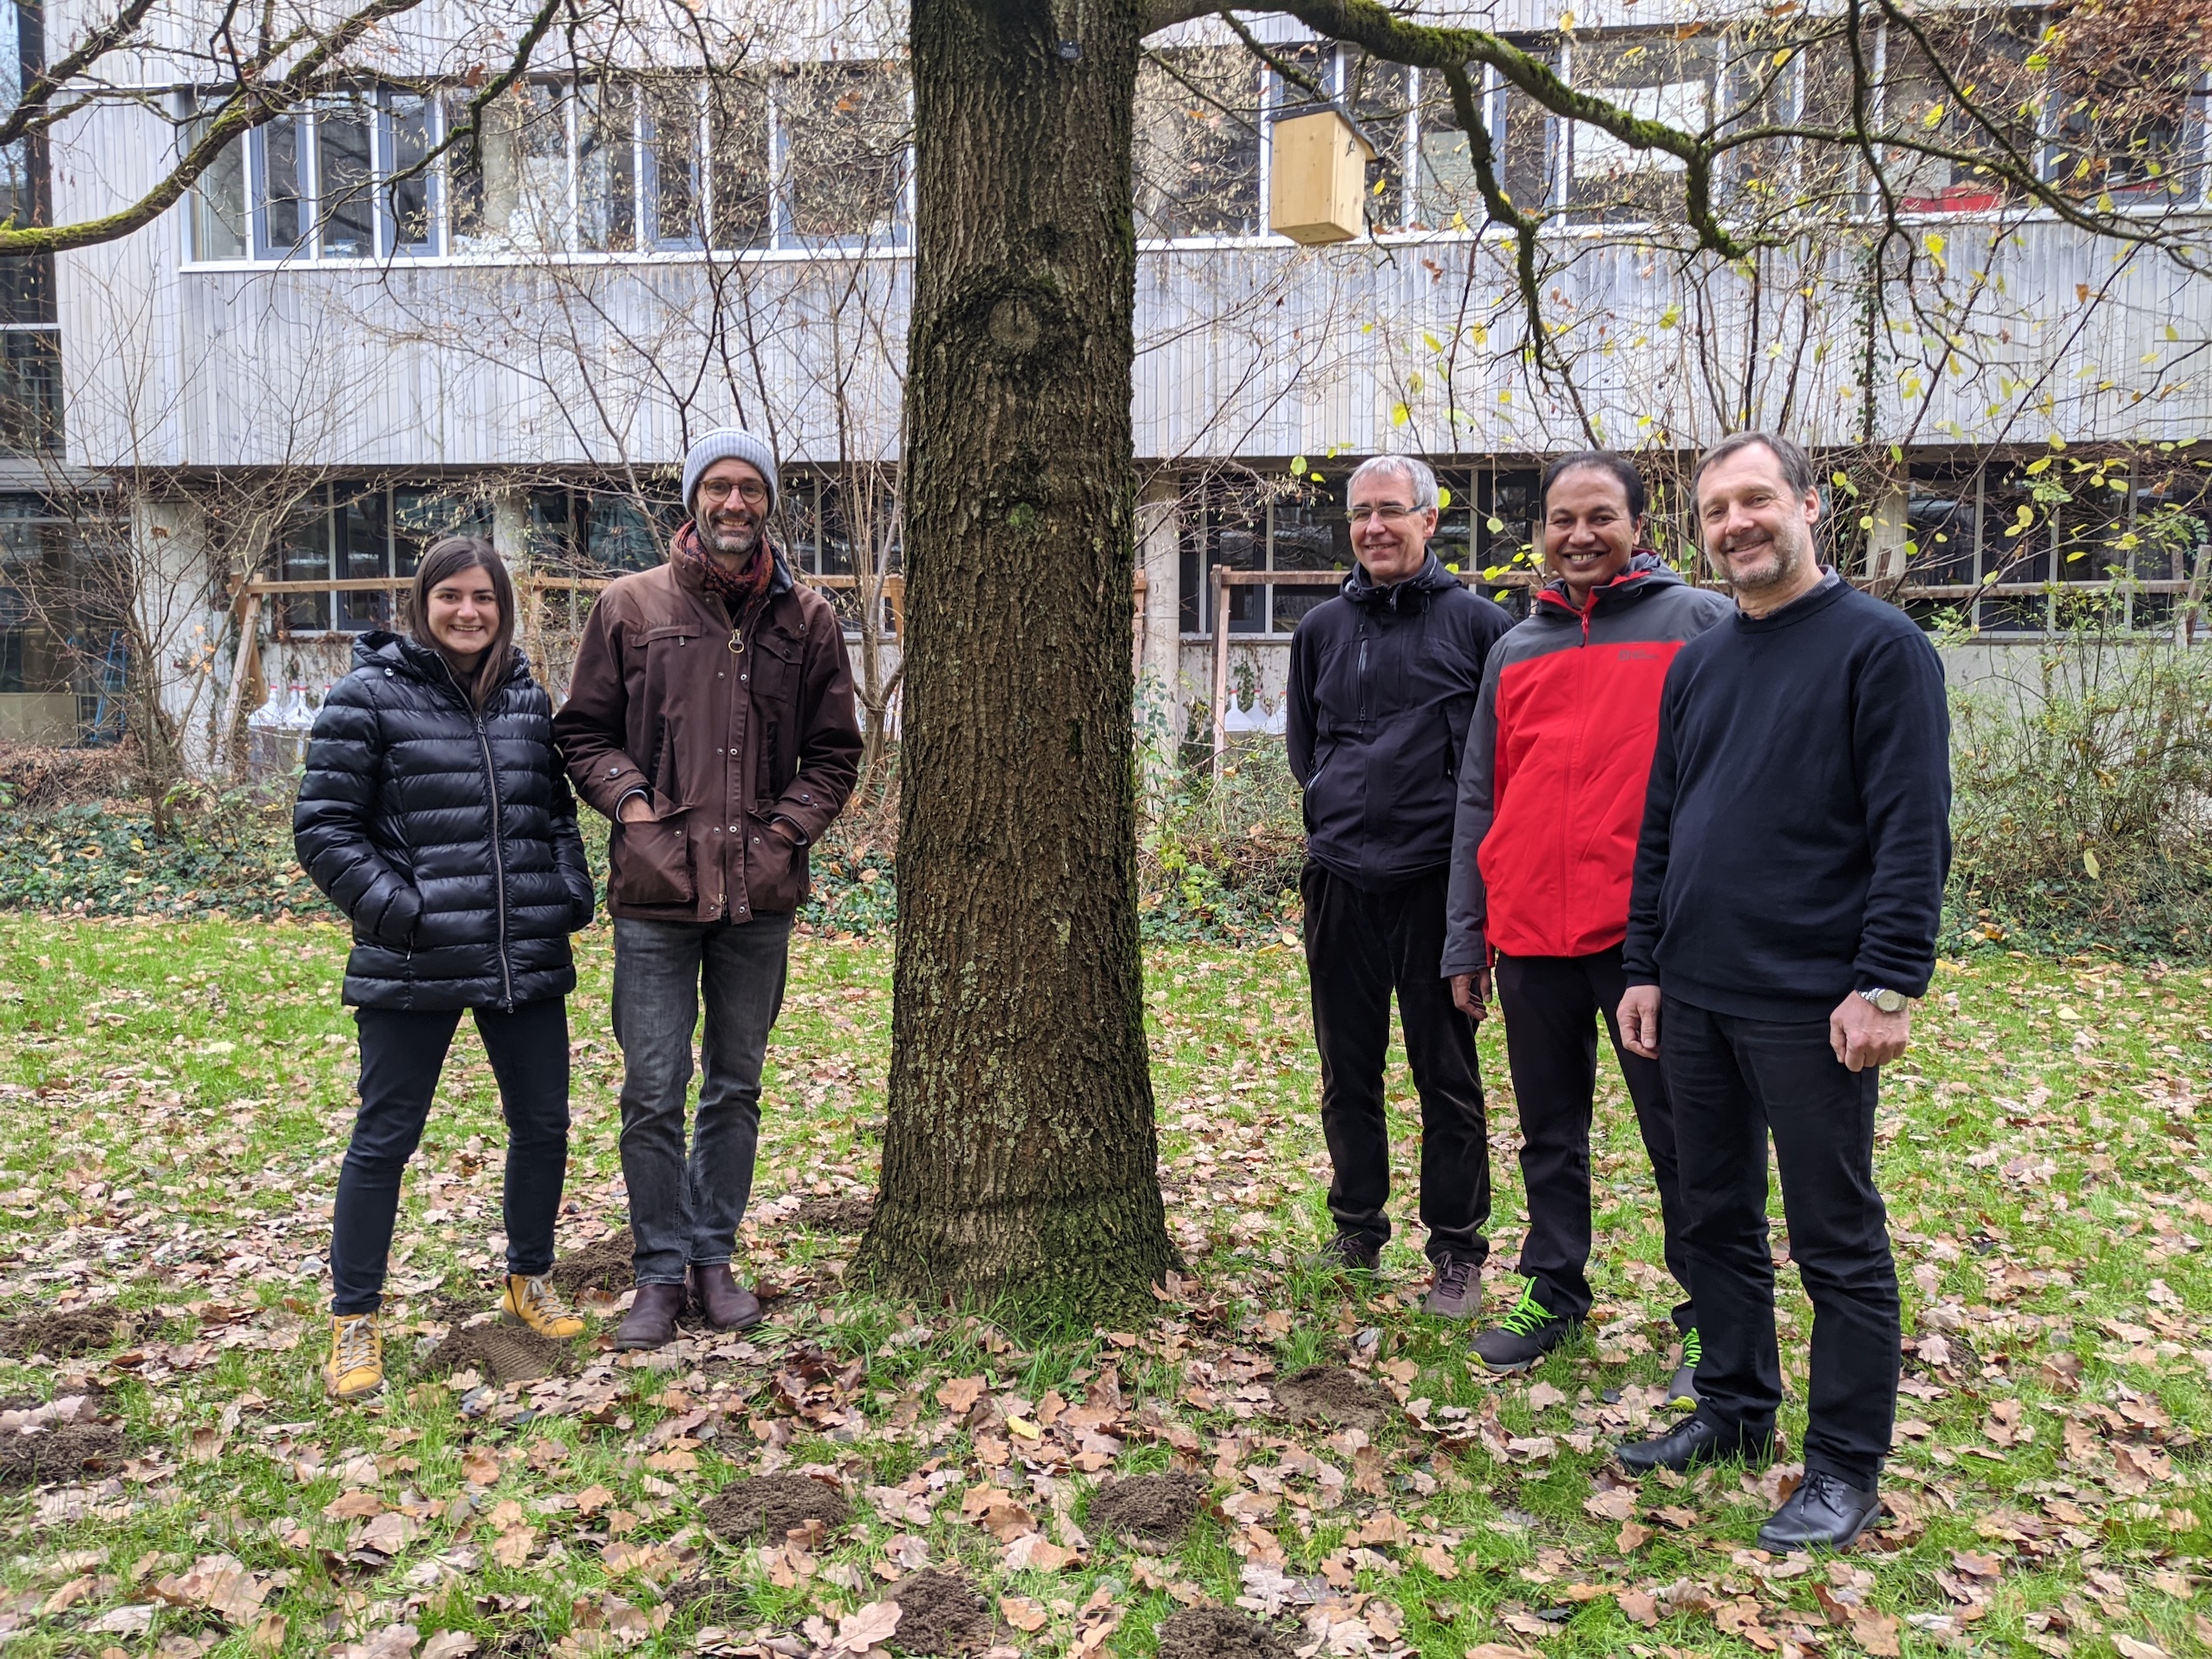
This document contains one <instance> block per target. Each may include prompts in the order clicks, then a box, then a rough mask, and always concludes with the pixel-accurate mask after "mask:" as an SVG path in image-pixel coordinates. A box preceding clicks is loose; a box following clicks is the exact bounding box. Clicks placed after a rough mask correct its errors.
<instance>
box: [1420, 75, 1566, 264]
mask: <svg viewBox="0 0 2212 1659" xmlns="http://www.w3.org/2000/svg"><path fill="white" fill-rule="evenodd" d="M1545 55H1546V56H1549V53H1548V52H1547V53H1546V54H1545ZM1420 87H1421V106H1420V173H1419V179H1418V180H1417V181H1416V184H1415V188H1414V194H1415V197H1416V200H1415V202H1414V221H1415V223H1417V224H1419V225H1426V226H1428V227H1430V228H1432V229H1436V230H1444V229H1448V228H1452V227H1454V226H1455V225H1456V226H1458V227H1459V228H1466V227H1470V226H1473V225H1480V224H1482V223H1483V222H1484V220H1485V219H1487V218H1488V217H1489V209H1488V208H1486V207H1485V206H1484V204H1483V199H1482V192H1481V190H1480V189H1479V188H1478V187H1477V186H1476V183H1475V169H1474V158H1473V153H1472V150H1471V146H1470V145H1469V143H1468V141H1467V134H1466V133H1465V131H1464V130H1463V129H1462V128H1461V127H1460V125H1459V117H1458V111H1457V110H1455V109H1454V108H1452V88H1450V87H1449V86H1448V85H1447V84H1445V79H1444V77H1443V76H1442V75H1434V74H1425V75H1422V77H1421V82H1420ZM1474 90H1475V95H1476V99H1477V103H1476V108H1478V110H1480V111H1481V112H1482V115H1483V119H1484V121H1485V122H1486V123H1487V124H1488V131H1489V134H1490V142H1491V153H1492V156H1493V158H1494V165H1495V166H1497V167H1498V182H1499V184H1500V185H1501V186H1504V191H1505V193H1506V195H1507V197H1508V198H1510V199H1511V201H1512V202H1513V204H1514V206H1517V207H1520V208H1523V209H1534V208H1541V207H1545V206H1550V201H1551V175H1552V170H1553V166H1552V157H1553V136H1552V134H1553V127H1552V121H1551V117H1550V114H1548V113H1547V112H1546V111H1545V109H1544V108H1543V106H1542V105H1541V104H1538V103H1537V102H1536V101H1534V100H1533V99H1531V98H1530V97H1529V96H1528V95H1527V94H1525V93H1524V92H1520V91H1518V90H1517V89H1515V88H1511V87H1509V86H1507V85H1506V84H1505V83H1504V82H1502V81H1499V80H1498V78H1497V76H1496V75H1495V74H1494V73H1492V74H1491V76H1490V81H1489V88H1488V90H1487V91H1485V90H1484V83H1483V82H1480V81H1478V82H1477V83H1476V86H1475V88H1474Z"/></svg>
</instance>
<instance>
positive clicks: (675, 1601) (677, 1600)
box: [669, 1573, 746, 1624]
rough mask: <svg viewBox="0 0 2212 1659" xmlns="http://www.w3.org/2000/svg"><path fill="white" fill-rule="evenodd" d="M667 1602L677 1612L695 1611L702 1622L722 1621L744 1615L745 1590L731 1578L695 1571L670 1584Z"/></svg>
mask: <svg viewBox="0 0 2212 1659" xmlns="http://www.w3.org/2000/svg"><path fill="white" fill-rule="evenodd" d="M669 1606H670V1607H672V1608H674V1609H675V1610H676V1611H677V1612H679V1613H696V1614H698V1615H699V1622H700V1623H702V1624H721V1623H726V1622H728V1621H729V1620H732V1619H737V1618H742V1617H744V1616H745V1606H746V1603H745V1592H744V1590H742V1589H741V1587H740V1586H739V1585H738V1584H736V1583H735V1582H734V1580H732V1579H728V1578H721V1577H714V1575H712V1574H708V1573H694V1574H693V1575H692V1576H691V1577H688V1578H679V1579H677V1580H676V1581H675V1583H674V1584H670V1585H669Z"/></svg>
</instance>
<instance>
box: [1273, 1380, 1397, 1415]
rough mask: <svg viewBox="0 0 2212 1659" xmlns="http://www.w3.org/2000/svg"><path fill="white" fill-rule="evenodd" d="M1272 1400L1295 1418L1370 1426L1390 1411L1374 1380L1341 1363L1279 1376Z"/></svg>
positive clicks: (1389, 1404) (1284, 1413)
mask: <svg viewBox="0 0 2212 1659" xmlns="http://www.w3.org/2000/svg"><path fill="white" fill-rule="evenodd" d="M1274 1392H1275V1402H1276V1405H1278V1406H1280V1407H1281V1408H1282V1414H1283V1415H1284V1416H1285V1417H1288V1418H1289V1419H1290V1420H1291V1421H1294V1422H1301V1423H1305V1422H1316V1421H1318V1422H1324V1423H1334V1424H1335V1425H1336V1426H1338V1427H1353V1428H1365V1429H1373V1428H1374V1427H1375V1425H1377V1424H1378V1423H1380V1422H1381V1421H1382V1420H1383V1419H1384V1418H1385V1417H1387V1416H1388V1415H1389V1414H1390V1408H1391V1403H1392V1402H1391V1399H1390V1396H1389V1395H1388V1394H1386V1393H1384V1392H1383V1390H1382V1389H1381V1388H1380V1387H1379V1386H1377V1385H1376V1384H1375V1383H1373V1382H1370V1381H1368V1380H1367V1378H1365V1377H1363V1376H1360V1375H1358V1374H1357V1373H1355V1372H1352V1371H1347V1370H1346V1369H1345V1368H1343V1367H1342V1366H1341V1365H1315V1366H1312V1367H1309V1368H1307V1369H1306V1370H1303V1371H1299V1372H1295V1373H1294V1374H1293V1375H1289V1376H1287V1377H1282V1378H1280V1379H1278V1380H1277V1381H1276V1384H1275V1389H1274Z"/></svg>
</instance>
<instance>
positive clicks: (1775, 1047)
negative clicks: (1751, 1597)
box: [1620, 433, 1951, 1550]
mask: <svg viewBox="0 0 2212 1659" xmlns="http://www.w3.org/2000/svg"><path fill="white" fill-rule="evenodd" d="M1693 493H1694V494H1695V497H1696V500H1697V511H1698V520H1699V528H1700V535H1701V536H1702V538H1703V539H1704V543H1705V547H1706V554H1707V556H1708V557H1709V558H1711V559H1712V561H1713V567H1714V569H1715V570H1716V571H1717V572H1719V574H1720V575H1722V576H1723V577H1725V578H1727V580H1728V582H1729V583H1730V585H1731V586H1732V588H1733V589H1734V591H1735V596H1736V604H1737V615H1736V617H1735V619H1734V620H1733V621H1732V622H1730V623H1723V624H1720V625H1719V626H1718V627H1716V628H1713V629H1710V630H1707V631H1706V633H1704V634H1702V635H1700V637H1698V638H1696V639H1695V640H1693V641H1692V642H1691V643H1689V644H1687V645H1686V646H1684V647H1683V648H1682V650H1681V652H1680V655H1678V656H1676V657H1675V659H1674V663H1673V665H1672V666H1671V667H1670V668H1669V669H1668V670H1667V683H1666V689H1665V690H1664V692H1663V693H1662V696H1661V709H1660V723H1659V742H1658V747H1657V749H1656V750H1655V752H1654V755H1653V757H1652V771H1651V784H1650V788H1649V791H1648V794H1647V796H1646V805H1645V811H1644V820H1643V830H1642V833H1641V838H1640V839H1639V841H1638V844H1637V848H1636V872H1635V887H1634V890H1633V892H1632V895H1631V897H1630V900H1629V906H1628V940H1627V943H1626V945H1625V947H1624V951H1623V964H1622V965H1623V968H1624V970H1625V972H1624V976H1625V977H1626V979H1627V981H1628V986H1629V990H1628V994H1627V995H1626V996H1624V997H1623V998H1622V999H1621V1011H1620V1021H1621V1034H1622V1037H1623V1039H1624V1041H1625V1042H1627V1044H1628V1047H1629V1048H1633V1049H1635V1051H1636V1052H1637V1053H1639V1054H1642V1055H1648V1056H1651V1057H1654V1058H1656V1059H1657V1060H1658V1061H1659V1063H1660V1069H1661V1075H1662V1076H1663V1077H1664V1079H1665V1081H1666V1085H1667V1094H1668V1096H1669V1097H1670V1099H1671V1100H1672V1101H1673V1102H1674V1122H1675V1136H1676V1146H1677V1151H1678V1155H1679V1157H1680V1160H1681V1183H1682V1202H1683V1206H1684V1208H1685V1210H1686V1211H1687V1226H1686V1228H1685V1230H1684V1233H1683V1244H1684V1248H1685V1251H1686V1252H1687V1256H1688V1257H1689V1269H1690V1283H1691V1285H1692V1287H1693V1292H1694V1294H1695V1295H1696V1297H1697V1306H1698V1318H1699V1324H1700V1328H1701V1329H1702V1334H1703V1337H1704V1355H1703V1357H1702V1360H1701V1361H1700V1364H1699V1366H1698V1370H1697V1392H1698V1395H1699V1398H1700V1405H1699V1407H1698V1411H1697V1414H1696V1415H1695V1416H1694V1417H1693V1418H1692V1419H1691V1420H1690V1421H1688V1422H1687V1423H1686V1424H1685V1425H1683V1426H1682V1427H1680V1428H1678V1429H1677V1430H1675V1431H1674V1433H1673V1434H1667V1435H1663V1436H1661V1437H1660V1438H1658V1439H1655V1440H1645V1441H1641V1442H1639V1443H1637V1444H1635V1445H1630V1446H1624V1447H1621V1450H1620V1457H1621V1462H1622V1463H1623V1464H1624V1465H1626V1466H1628V1468H1629V1469H1631V1470H1633V1471H1636V1472H1638V1473H1641V1472H1642V1471H1645V1470H1648V1469H1651V1468H1654V1467H1661V1466H1664V1467H1667V1468H1672V1469H1677V1470H1680V1469H1685V1468H1688V1467H1690V1466H1693V1465H1696V1464H1700V1463H1705V1462H1709V1461H1712V1460H1716V1459H1719V1458H1726V1457H1743V1458H1746V1459H1750V1460H1764V1459H1765V1458H1766V1457H1767V1456H1769V1455H1771V1453H1772V1447H1773V1443H1774V1418H1775V1413H1776V1411H1777V1410H1778V1408H1779V1407H1780V1405H1781V1401H1782V1376H1781V1369H1780V1362H1779V1358H1778V1353H1777V1349H1776V1346H1775V1335H1774V1270H1773V1265H1772V1258H1771V1257H1769V1255H1768V1251H1767V1224H1766V1146H1767V1138H1768V1136H1769V1135H1770V1134H1771V1135H1772V1137H1773V1141H1774V1149H1775V1156H1776V1161H1777V1163H1778V1165H1779V1166H1780V1169H1781V1176H1782V1205H1783V1212H1784V1215H1785V1218H1786V1219H1787V1224H1788V1226H1789V1237H1790V1254H1791V1258H1792V1259H1793V1260H1794V1261H1795V1262H1796V1263H1797V1264H1798V1272H1799V1274H1800V1275H1801V1276H1802V1277H1803V1279H1804V1287H1805V1291H1806V1294H1807V1295H1809V1296H1810V1297H1811V1299H1812V1306H1813V1329H1812V1366H1811V1387H1810V1389H1809V1400H1808V1412H1807V1416H1808V1421H1807V1424H1806V1428H1805V1440H1804V1464H1805V1479H1804V1483H1803V1484H1802V1485H1801V1486H1799V1487H1798V1490H1797V1491H1796V1492H1794V1493H1792V1494H1791V1497H1790V1499H1789V1501H1788V1502H1786V1503H1785V1504H1784V1505H1783V1506H1782V1507H1781V1509H1780V1510H1778V1512H1776V1513H1775V1514H1774V1515H1773V1516H1772V1518H1771V1519H1769V1520H1768V1521H1767V1522H1766V1524H1765V1526H1763V1527H1762V1528H1760V1530H1759V1543H1760V1544H1761V1545H1763V1546H1765V1547H1766V1548H1768V1549H1775V1550H1792V1549H1804V1548H1808V1547H1811V1546H1814V1545H1827V1546H1833V1547H1837V1548H1840V1547H1842V1546H1843V1545H1847V1544H1849V1543H1850V1541H1851V1540H1852V1539H1853V1538H1856V1537H1857V1536H1858V1534H1859V1533H1860V1532H1863V1530H1864V1529H1865V1528H1866V1526H1867V1525H1869V1523H1871V1521H1872V1520H1873V1519H1874V1516H1875V1513H1876V1510H1877V1509H1878V1507H1879V1506H1880V1499H1879V1495H1878V1492H1877V1491H1876V1485H1877V1481H1878V1479H1879V1477H1880V1474H1881V1469H1882V1459H1883V1458H1884V1456H1885V1455H1886V1454H1887V1453H1888V1452H1889V1436H1890V1428H1891V1421H1892V1419H1893V1417H1894V1416H1895V1414H1896V1393H1897V1341H1898V1305H1897V1273H1896V1264H1895V1263H1894V1262H1893V1260H1892V1259H1891V1257H1890V1253H1889V1230H1888V1218H1887V1216H1886V1215H1885V1213H1884V1212H1883V1209H1882V1198H1881V1195H1880V1194H1879V1193H1878V1192H1876V1190H1875V1184H1874V1111H1875V1100H1876V1089H1877V1087H1878V1078H1879V1071H1878V1068H1880V1067H1881V1066H1882V1064H1883V1063H1884V1062H1885V1061H1891V1060H1895V1059H1896V1058H1897V1057H1898V1056H1899V1055H1902V1054H1903V1053H1904V1051H1905V1045H1906V1042H1907V1040H1908V1038H1909V1035H1910V1034H1911V1029H1912V1002H1913V999H1915V998H1916V997H1918V996H1922V995H1924V994H1925V993H1926V991H1927V990H1928V978H1929V976H1930V975H1931V974H1932V973H1933V972H1934V971H1935V931H1936V922H1937V918H1938V915H1939V912H1940V911H1941V905H1942V899H1943V882H1944V878H1945V875H1946V874H1947V872H1948V869H1949V866H1950V859H1951V839H1950V829H1949V819H1950V807H1951V779H1950V759H1949V720H1948V715H1947V713H1946V709H1945V704H1944V698H1943V669H1942V664H1941V663H1940V662H1939V661H1938V659H1937V657H1936V655H1935V648H1934V647H1933V646H1932V645H1930V644H1929V643H1928V639H1927V637H1926V636H1924V635H1923V634H1922V633H1921V631H1920V630H1918V629H1917V628H1916V627H1915V626H1914V625H1913V624H1912V623H1911V622H1910V621H1909V620H1908V619H1907V618H1906V617H1904V615H1903V614H1902V612H1900V611H1896V609H1894V608H1893V607H1891V606H1889V605H1888V604H1883V603H1882V602H1881V601H1880V600H1878V599H1872V598H1868V597H1867V596H1865V595H1864V594H1862V593H1860V592H1859V591H1857V590H1856V589H1854V588H1853V587H1851V586H1850V584H1848V583H1846V582H1843V581H1842V580H1840V579H1839V578H1837V575H1836V573H1835V572H1832V571H1826V570H1823V569H1822V568H1821V566H1820V564H1819V561H1818V559H1817V557H1816V556H1815V553H1814V551H1813V541H1812V526H1813V524H1814V522H1815V521H1816V520H1817V519H1818V518H1819V516H1820V495H1819V489H1818V485H1817V480H1816V477H1815V475H1814V473H1813V468H1812V463H1811V460H1810V459H1809V458H1808V457H1807V456H1806V454H1805V453H1804V450H1802V449H1800V448H1799V447H1798V446H1797V445H1796V444H1794V443H1792V442H1791V441H1789V440H1788V439H1786V438H1779V437H1774V436H1770V435H1768V434H1763V433H1746V434H1740V435H1739V436H1737V437H1733V438H1730V439H1728V440H1726V441H1724V442H1722V443H1720V444H1718V445H1716V446H1715V447H1713V449H1712V450H1711V451H1709V452H1708V453H1707V454H1706V456H1705V459H1704V460H1702V461H1700V463H1699V467H1698V470H1697V474H1696V475H1695V477H1694V479H1693Z"/></svg>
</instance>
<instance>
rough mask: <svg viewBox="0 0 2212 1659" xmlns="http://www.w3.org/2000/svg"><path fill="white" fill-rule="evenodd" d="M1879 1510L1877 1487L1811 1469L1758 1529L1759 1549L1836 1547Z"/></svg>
mask: <svg viewBox="0 0 2212 1659" xmlns="http://www.w3.org/2000/svg"><path fill="white" fill-rule="evenodd" d="M1881 1512H1882V1493H1881V1491H1880V1489H1879V1488H1877V1487H1874V1486H1867V1487H1864V1488H1861V1487H1858V1486H1851V1485H1850V1484H1849V1483H1848V1482H1846V1481H1845V1480H1844V1479H1843V1477H1842V1476H1840V1475H1833V1474H1830V1473H1828V1471H1827V1470H1825V1469H1815V1470H1814V1471H1813V1472H1812V1473H1810V1474H1808V1475H1807V1476H1805V1478H1804V1482H1803V1484H1802V1485H1800V1486H1798V1489H1797V1490H1796V1491H1795V1492H1791V1494H1790V1497H1789V1501H1788V1502H1786V1503H1785V1504H1784V1505H1783V1506H1782V1507H1781V1508H1779V1509H1778V1510H1776V1511H1775V1512H1774V1513H1773V1514H1772V1515H1770V1516H1769V1517H1768V1518H1767V1521H1766V1525H1764V1526H1762V1527H1760V1528H1759V1548H1760V1549H1762V1550H1778V1551H1785V1552H1786V1551H1791V1550H1840V1549H1842V1548H1843V1546H1844V1545H1847V1544H1849V1543H1850V1541H1851V1540H1852V1539H1853V1538H1856V1537H1857V1536H1858V1535H1859V1534H1860V1533H1862V1532H1865V1531H1866V1529H1867V1528H1868V1527H1869V1526H1871V1525H1874V1518H1875V1517H1876V1515H1878V1514H1880V1513H1881Z"/></svg>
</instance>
